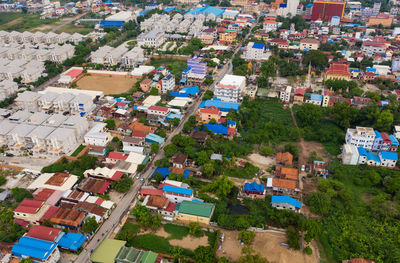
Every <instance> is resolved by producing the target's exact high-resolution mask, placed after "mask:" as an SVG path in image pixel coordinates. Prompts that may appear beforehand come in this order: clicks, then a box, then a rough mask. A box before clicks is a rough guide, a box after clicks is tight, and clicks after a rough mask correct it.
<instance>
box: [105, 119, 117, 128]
mask: <svg viewBox="0 0 400 263" xmlns="http://www.w3.org/2000/svg"><path fill="white" fill-rule="evenodd" d="M104 122H105V123H106V124H107V125H106V128H107V129H110V130H115V121H114V120H113V119H110V120H105V121H104Z"/></svg>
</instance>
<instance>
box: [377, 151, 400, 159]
mask: <svg viewBox="0 0 400 263" xmlns="http://www.w3.org/2000/svg"><path fill="white" fill-rule="evenodd" d="M380 154H381V157H382V159H386V160H395V161H397V160H398V158H399V157H398V155H397V153H396V152H387V151H381V152H380Z"/></svg>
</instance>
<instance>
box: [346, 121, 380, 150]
mask: <svg viewBox="0 0 400 263" xmlns="http://www.w3.org/2000/svg"><path fill="white" fill-rule="evenodd" d="M345 140H346V143H347V144H351V145H354V146H356V147H363V148H365V149H366V150H367V151H371V150H372V147H373V145H374V141H375V131H374V129H372V128H368V127H359V126H357V127H356V128H355V129H352V128H348V129H347V132H346V138H345Z"/></svg>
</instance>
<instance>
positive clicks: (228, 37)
mask: <svg viewBox="0 0 400 263" xmlns="http://www.w3.org/2000/svg"><path fill="white" fill-rule="evenodd" d="M236 36H237V32H236V31H234V30H228V29H227V30H225V32H221V33H219V42H220V43H222V44H224V43H232V42H233V41H235V40H236Z"/></svg>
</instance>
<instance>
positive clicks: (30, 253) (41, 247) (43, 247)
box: [11, 236, 60, 262]
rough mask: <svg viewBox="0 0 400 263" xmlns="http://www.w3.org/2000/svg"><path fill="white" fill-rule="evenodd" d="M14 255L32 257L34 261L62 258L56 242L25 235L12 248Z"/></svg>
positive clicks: (55, 260)
mask: <svg viewBox="0 0 400 263" xmlns="http://www.w3.org/2000/svg"><path fill="white" fill-rule="evenodd" d="M11 252H12V254H13V255H14V256H16V257H19V258H30V259H32V261H33V262H43V261H54V262H57V261H58V260H59V259H60V251H59V250H58V248H57V244H56V243H54V242H49V241H44V240H40V239H36V238H31V237H27V236H23V237H21V238H20V239H19V241H18V243H17V244H16V245H14V246H13V247H12V249H11Z"/></svg>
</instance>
